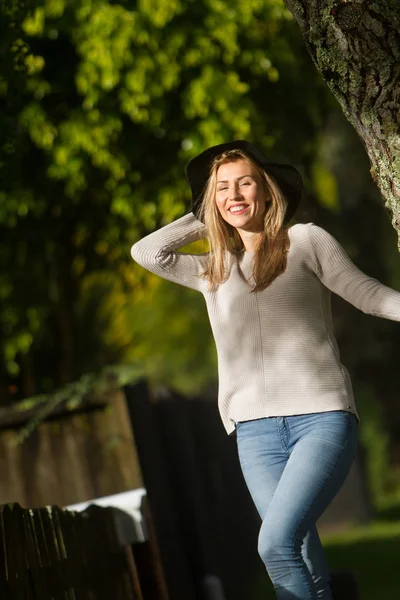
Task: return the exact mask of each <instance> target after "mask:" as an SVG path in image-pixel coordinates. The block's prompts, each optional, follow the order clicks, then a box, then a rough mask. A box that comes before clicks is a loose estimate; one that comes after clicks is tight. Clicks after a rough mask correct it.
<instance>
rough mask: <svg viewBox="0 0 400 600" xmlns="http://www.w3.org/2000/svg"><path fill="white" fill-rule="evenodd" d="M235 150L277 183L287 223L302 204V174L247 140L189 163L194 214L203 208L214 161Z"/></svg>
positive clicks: (220, 146) (217, 148)
mask: <svg viewBox="0 0 400 600" xmlns="http://www.w3.org/2000/svg"><path fill="white" fill-rule="evenodd" d="M236 149H237V150H243V151H244V152H245V153H246V154H248V155H249V156H250V157H251V158H253V159H254V160H255V161H256V162H257V163H258V164H259V165H260V167H261V168H263V169H264V171H266V173H268V174H270V175H272V177H273V178H274V179H275V180H276V182H277V184H278V185H279V187H280V188H281V190H282V193H283V195H284V196H285V198H286V200H287V203H288V205H287V209H286V213H285V220H284V222H285V223H288V222H289V221H290V220H291V219H292V217H293V216H294V214H295V212H296V210H297V208H298V206H299V204H300V201H301V196H302V191H303V180H302V177H301V175H300V173H299V171H298V170H297V169H296V168H295V167H294V166H293V165H289V164H284V163H275V162H270V161H269V160H267V158H266V157H265V156H264V155H263V154H262V152H260V150H258V148H256V146H254V144H252V143H251V142H248V141H246V140H235V141H233V142H226V143H224V144H218V145H216V146H211V147H210V148H207V150H204V152H201V154H198V155H197V156H195V157H194V158H193V159H192V160H191V161H190V162H189V163H188V165H187V168H186V175H187V178H188V180H189V183H190V187H191V191H192V207H191V208H192V212H194V213H195V214H196V213H197V212H198V210H199V208H200V205H201V202H202V200H203V195H204V192H205V189H206V186H207V182H208V178H209V176H210V170H211V167H212V164H213V162H214V160H215V158H216V157H217V156H219V155H220V154H222V153H223V152H227V151H229V150H236Z"/></svg>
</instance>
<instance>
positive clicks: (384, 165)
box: [284, 0, 400, 250]
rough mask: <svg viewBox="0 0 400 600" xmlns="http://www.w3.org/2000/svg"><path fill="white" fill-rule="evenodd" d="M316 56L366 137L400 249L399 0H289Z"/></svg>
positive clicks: (338, 97) (341, 101) (361, 136)
mask: <svg viewBox="0 0 400 600" xmlns="http://www.w3.org/2000/svg"><path fill="white" fill-rule="evenodd" d="M284 1H285V4H286V6H287V8H288V9H289V10H290V12H291V13H292V14H293V16H294V18H295V19H296V21H297V23H298V24H299V26H300V29H301V31H302V34H303V36H304V38H305V42H306V46H307V49H308V51H309V52H310V54H311V56H312V59H313V61H314V63H315V65H316V67H317V69H318V70H319V72H320V73H321V75H322V77H323V78H324V79H325V81H326V83H327V84H328V86H329V87H330V89H331V90H332V92H333V94H334V96H335V97H336V99H337V100H338V102H339V103H340V105H341V107H342V109H343V112H344V114H345V116H346V117H347V119H348V120H349V121H350V123H351V124H352V125H353V126H354V128H355V129H356V131H357V133H358V135H359V136H360V138H361V139H362V140H363V142H364V145H365V148H366V150H367V153H368V156H369V159H370V162H371V169H370V172H371V175H372V178H373V179H374V181H375V183H376V184H377V185H378V187H379V189H380V191H381V193H382V196H383V198H384V200H385V206H386V208H388V209H389V210H390V213H391V216H392V224H393V226H394V228H395V229H396V231H397V234H398V236H399V250H400V5H399V0H376V1H375V2H374V1H373V0H358V1H354V2H351V1H349V2H347V1H345V0H284Z"/></svg>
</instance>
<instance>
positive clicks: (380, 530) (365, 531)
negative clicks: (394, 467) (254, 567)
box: [254, 502, 400, 600]
mask: <svg viewBox="0 0 400 600" xmlns="http://www.w3.org/2000/svg"><path fill="white" fill-rule="evenodd" d="M321 538H322V542H323V545H324V548H325V553H326V557H327V560H328V564H329V568H330V571H331V572H334V571H347V572H351V573H353V574H354V575H355V577H356V580H357V584H358V590H359V595H360V600H379V599H380V598H382V599H385V600H386V599H392V598H400V503H399V502H397V503H396V504H392V505H388V506H386V507H385V508H383V509H381V510H380V511H379V512H378V514H377V515H376V517H375V518H374V520H373V521H371V522H370V523H369V524H368V525H363V526H355V527H351V528H349V529H347V530H346V531H345V532H341V533H338V534H329V535H324V536H321ZM274 598H275V595H274V593H273V591H272V587H271V583H270V581H269V579H268V576H266V577H265V578H263V580H262V583H260V585H258V586H257V592H256V594H255V596H254V600H273V599H274ZM339 600H340V599H339Z"/></svg>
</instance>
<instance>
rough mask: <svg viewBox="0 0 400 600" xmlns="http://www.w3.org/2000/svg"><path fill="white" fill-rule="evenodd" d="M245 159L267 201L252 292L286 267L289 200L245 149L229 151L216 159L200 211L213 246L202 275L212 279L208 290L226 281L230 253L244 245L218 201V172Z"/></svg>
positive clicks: (238, 252) (255, 259)
mask: <svg viewBox="0 0 400 600" xmlns="http://www.w3.org/2000/svg"><path fill="white" fill-rule="evenodd" d="M239 160H245V161H246V162H247V163H248V164H249V165H250V166H251V167H253V169H255V170H256V172H258V173H259V175H260V176H261V181H262V183H263V188H264V192H265V194H266V198H267V199H269V202H267V209H266V213H265V216H264V227H263V235H262V237H261V241H260V242H259V244H258V247H257V250H256V252H255V255H254V258H253V261H254V262H253V263H252V264H253V277H254V280H255V286H254V287H253V289H252V290H251V292H259V291H262V290H265V289H266V288H267V287H268V286H269V285H271V283H272V282H273V281H274V280H275V279H276V278H277V277H278V276H279V275H281V273H283V272H284V271H285V269H286V266H287V252H288V250H289V244H290V242H289V235H288V231H287V228H286V227H284V218H285V213H286V207H287V201H286V199H285V197H284V196H283V193H282V191H281V189H280V187H279V185H278V184H277V182H276V181H275V179H274V178H273V177H272V176H271V175H269V174H268V173H266V172H265V171H264V169H262V168H261V167H260V166H259V165H258V164H257V163H256V162H255V161H254V160H253V159H252V158H251V157H250V156H249V155H248V154H246V153H245V152H243V150H229V151H227V152H224V153H223V154H220V155H219V156H217V157H216V158H215V159H214V162H213V164H212V167H211V169H210V176H209V179H208V183H207V186H206V189H205V192H204V196H203V200H202V203H201V206H200V208H199V211H198V218H199V219H200V220H201V221H203V222H204V224H205V225H206V227H207V239H208V242H209V245H210V252H209V255H208V264H207V267H206V270H205V271H204V272H203V273H202V276H203V277H204V278H206V279H208V280H209V291H211V290H213V289H214V288H215V287H216V286H218V285H219V284H221V283H223V282H224V281H226V280H227V279H228V277H229V273H228V269H227V266H228V265H227V258H229V254H227V251H228V253H231V254H235V255H237V254H240V253H241V252H242V251H243V250H244V249H245V246H244V244H243V240H242V238H241V237H240V235H239V233H238V231H237V229H236V228H235V227H233V226H232V225H230V224H229V223H227V222H226V221H225V220H224V219H223V218H222V216H221V214H220V212H219V210H218V207H217V203H216V201H215V196H216V189H217V171H218V169H219V167H220V166H221V165H223V164H226V163H231V162H237V161H239Z"/></svg>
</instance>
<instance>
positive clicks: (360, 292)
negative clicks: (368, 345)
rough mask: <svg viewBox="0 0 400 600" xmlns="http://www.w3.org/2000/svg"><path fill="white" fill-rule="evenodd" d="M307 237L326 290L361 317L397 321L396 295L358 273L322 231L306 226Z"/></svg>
mask: <svg viewBox="0 0 400 600" xmlns="http://www.w3.org/2000/svg"><path fill="white" fill-rule="evenodd" d="M308 233H309V238H310V244H311V249H312V255H313V261H314V270H315V273H316V275H317V276H318V277H319V279H320V280H321V281H322V283H323V284H324V285H325V286H326V287H327V288H328V289H330V290H331V291H332V292H334V293H335V294H338V295H339V296H341V297H342V298H344V299H345V300H347V301H348V302H350V303H351V304H353V305H354V306H355V307H356V308H358V309H360V310H362V311H363V312H364V313H367V314H370V315H374V316H377V317H383V318H385V319H391V320H393V321H400V292H397V291H395V290H393V289H391V288H389V287H387V286H386V285H383V284H382V283H381V282H380V281H378V280H377V279H375V278H373V277H369V276H368V275H365V273H363V272H362V271H360V269H359V268H358V267H356V266H355V264H354V263H353V262H352V261H351V260H350V258H349V256H348V255H347V254H346V252H345V250H344V249H343V247H342V246H341V245H340V244H339V242H338V241H337V240H336V239H335V238H334V237H333V236H332V235H331V234H330V233H328V232H327V231H325V229H322V228H321V227H318V226H317V225H314V223H310V224H309V225H308Z"/></svg>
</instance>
